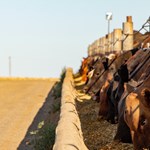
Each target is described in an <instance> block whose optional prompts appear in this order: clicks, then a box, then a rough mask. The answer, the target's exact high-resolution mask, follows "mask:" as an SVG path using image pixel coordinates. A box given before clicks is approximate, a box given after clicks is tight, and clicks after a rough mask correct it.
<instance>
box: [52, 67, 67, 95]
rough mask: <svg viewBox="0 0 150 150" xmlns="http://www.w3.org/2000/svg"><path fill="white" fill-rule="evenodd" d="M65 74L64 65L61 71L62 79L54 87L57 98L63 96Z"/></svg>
mask: <svg viewBox="0 0 150 150" xmlns="http://www.w3.org/2000/svg"><path fill="white" fill-rule="evenodd" d="M65 75H66V68H65V67H64V68H63V69H62V72H61V75H60V81H59V82H57V83H56V85H55V87H54V93H53V95H54V97H55V98H59V97H61V90H62V84H63V81H64V78H65Z"/></svg>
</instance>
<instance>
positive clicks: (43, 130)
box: [30, 121, 56, 150]
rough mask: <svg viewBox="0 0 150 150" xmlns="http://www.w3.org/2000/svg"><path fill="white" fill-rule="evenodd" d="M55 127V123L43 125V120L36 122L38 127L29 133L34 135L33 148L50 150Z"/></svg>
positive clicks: (53, 140) (53, 139)
mask: <svg viewBox="0 0 150 150" xmlns="http://www.w3.org/2000/svg"><path fill="white" fill-rule="evenodd" d="M55 129H56V125H53V124H46V125H44V121H42V122H40V123H39V124H38V129H37V130H35V131H32V132H30V134H32V135H34V136H35V138H34V141H32V143H33V144H34V149H35V150H52V148H53V145H54V142H55Z"/></svg>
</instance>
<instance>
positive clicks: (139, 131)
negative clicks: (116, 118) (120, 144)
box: [124, 76, 150, 150]
mask: <svg viewBox="0 0 150 150" xmlns="http://www.w3.org/2000/svg"><path fill="white" fill-rule="evenodd" d="M124 119H125V122H126V124H127V125H128V127H129V128H130V132H131V136H132V141H133V145H134V147H135V149H136V150H141V149H144V148H147V149H149V148H150V135H149V132H150V76H149V77H148V78H147V80H145V82H144V83H143V84H142V85H141V86H140V87H138V88H137V89H136V90H135V91H134V92H132V93H130V94H129V95H128V96H127V98H126V101H125V110H124Z"/></svg>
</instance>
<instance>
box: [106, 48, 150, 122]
mask: <svg viewBox="0 0 150 150" xmlns="http://www.w3.org/2000/svg"><path fill="white" fill-rule="evenodd" d="M149 58H150V50H139V51H138V52H137V53H135V55H133V56H132V57H131V58H130V59H129V60H128V61H127V62H126V63H125V64H123V65H121V67H120V68H119V69H118V73H116V74H114V79H113V81H112V86H110V88H109V90H108V91H109V92H108V97H109V98H108V100H109V101H108V104H109V108H110V110H109V111H108V113H109V118H110V120H113V118H114V121H115V122H116V123H117V119H118V109H117V107H118V102H119V100H120V98H121V96H122V95H123V93H124V90H125V86H124V83H127V82H129V83H130V84H132V85H134V84H135V85H136V84H137V81H138V79H139V78H140V76H141V74H142V73H143V71H144V69H145V67H147V65H148V64H150V59H149Z"/></svg>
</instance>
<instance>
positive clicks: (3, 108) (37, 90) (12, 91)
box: [0, 78, 56, 150]
mask: <svg viewBox="0 0 150 150" xmlns="http://www.w3.org/2000/svg"><path fill="white" fill-rule="evenodd" d="M55 82H56V80H53V79H52V80H51V79H26V78H25V79H19V78H15V79H9V78H0V121H1V123H0V149H1V150H16V149H20V150H25V149H28V148H25V147H24V144H27V143H28V140H27V138H26V133H27V132H28V131H29V130H30V131H32V130H34V129H36V128H37V124H38V123H39V122H41V121H42V120H43V119H44V118H46V117H47V115H48V114H49V111H50V107H49V105H47V104H46V103H47V100H48V99H49V101H50V97H51V94H50V93H51V89H52V87H53V86H54V84H55ZM43 107H44V109H43Z"/></svg>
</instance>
